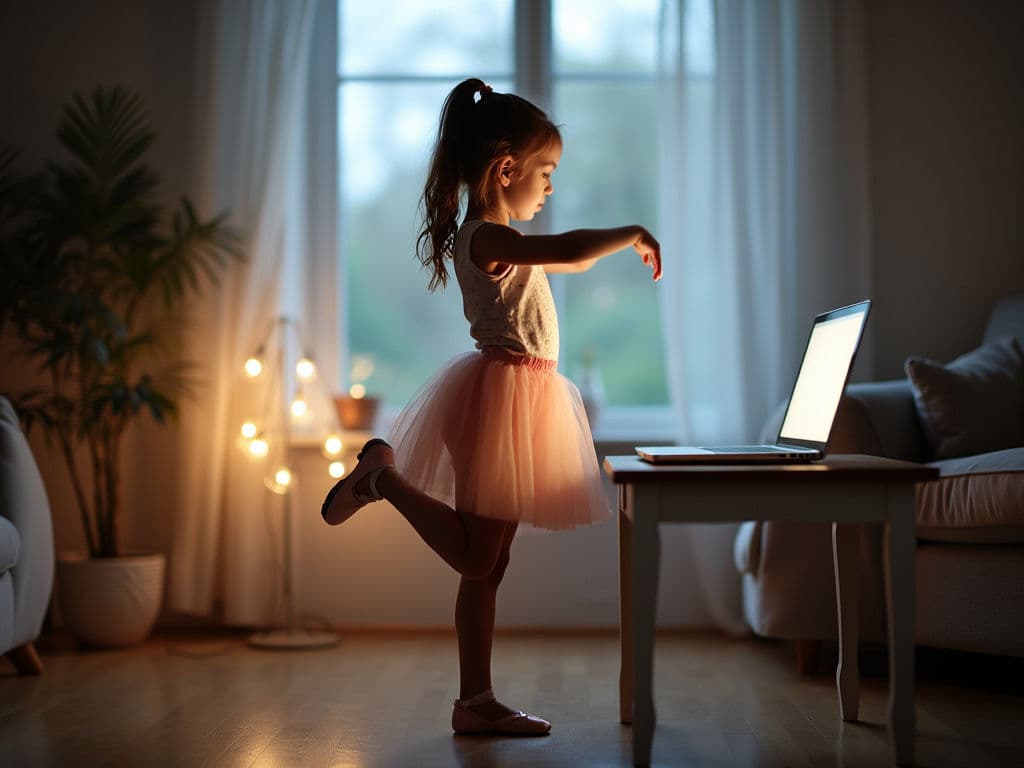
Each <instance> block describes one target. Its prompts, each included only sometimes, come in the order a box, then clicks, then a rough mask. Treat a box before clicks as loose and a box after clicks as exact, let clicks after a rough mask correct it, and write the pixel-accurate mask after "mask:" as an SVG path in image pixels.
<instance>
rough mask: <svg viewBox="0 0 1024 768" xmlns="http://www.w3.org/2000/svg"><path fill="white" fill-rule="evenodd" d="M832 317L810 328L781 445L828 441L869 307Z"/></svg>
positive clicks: (858, 307)
mask: <svg viewBox="0 0 1024 768" xmlns="http://www.w3.org/2000/svg"><path fill="white" fill-rule="evenodd" d="M832 314H834V313H829V314H828V315H826V316H825V318H824V319H823V320H820V321H818V322H815V324H814V326H813V327H812V328H811V338H810V339H809V340H808V342H807V351H806V352H804V359H803V363H802V364H801V366H800V373H799V374H798V375H797V379H796V384H795V385H794V387H793V396H792V398H790V403H789V409H788V410H787V411H786V418H785V420H784V421H783V423H782V429H781V430H780V431H779V442H786V441H791V440H800V441H812V442H817V443H825V442H827V441H828V436H829V432H830V431H831V430H832V421H833V419H835V415H836V409H838V407H839V398H841V397H842V396H843V389H844V388H845V386H846V379H847V377H848V376H849V374H850V366H851V364H852V362H853V356H854V354H855V353H856V351H857V345H858V344H859V342H860V336H861V332H862V331H863V329H864V321H865V319H866V318H867V306H863V305H860V306H857V307H856V308H855V310H854V311H853V312H852V313H849V312H848V313H845V314H839V315H838V316H837V317H831V315H832Z"/></svg>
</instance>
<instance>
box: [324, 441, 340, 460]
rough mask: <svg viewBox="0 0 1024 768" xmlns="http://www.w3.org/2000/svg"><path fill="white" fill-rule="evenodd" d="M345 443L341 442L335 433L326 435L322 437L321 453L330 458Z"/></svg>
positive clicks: (338, 451) (337, 453)
mask: <svg viewBox="0 0 1024 768" xmlns="http://www.w3.org/2000/svg"><path fill="white" fill-rule="evenodd" d="M344 447H345V445H344V444H343V443H342V442H341V438H340V437H338V436H337V435H328V436H327V437H326V438H325V439H324V447H323V454H324V456H326V457H327V458H328V459H332V458H334V457H335V456H338V455H339V454H340V453H341V451H342V450H343V449H344Z"/></svg>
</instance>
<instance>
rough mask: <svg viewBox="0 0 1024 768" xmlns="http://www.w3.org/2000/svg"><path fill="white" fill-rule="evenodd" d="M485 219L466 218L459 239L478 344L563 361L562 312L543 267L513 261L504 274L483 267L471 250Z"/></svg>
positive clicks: (460, 269) (458, 266) (460, 273)
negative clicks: (560, 348) (558, 312)
mask: <svg viewBox="0 0 1024 768" xmlns="http://www.w3.org/2000/svg"><path fill="white" fill-rule="evenodd" d="M484 223H486V222H483V221H468V222H466V223H465V224H463V225H462V227H461V228H460V229H459V233H458V235H457V236H456V239H455V259H454V261H455V277H456V279H457V280H458V282H459V288H460V289H461V290H462V310H463V313H464V314H465V315H466V319H467V320H468V321H469V335H470V336H472V337H473V339H474V340H475V341H476V348H477V349H483V348H484V347H488V346H496V347H504V348H505V349H508V350H510V351H512V352H516V353H519V354H522V355H528V356H530V357H539V358H543V359H545V360H558V316H557V315H556V314H555V301H554V299H553V298H552V296H551V286H550V285H549V284H548V277H547V274H546V273H545V272H544V267H542V266H535V265H523V264H508V265H506V267H507V268H506V269H505V270H504V271H503V272H501V273H500V274H497V275H489V274H487V273H486V272H484V271H483V270H482V269H480V268H479V267H478V266H477V265H476V264H474V263H473V260H472V259H471V258H470V255H469V247H470V243H471V242H472V241H473V235H474V234H475V233H476V231H477V229H479V228H480V225H481V224H484Z"/></svg>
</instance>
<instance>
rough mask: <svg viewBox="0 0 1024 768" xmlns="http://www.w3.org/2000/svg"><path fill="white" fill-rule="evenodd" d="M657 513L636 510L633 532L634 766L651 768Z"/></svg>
mask: <svg viewBox="0 0 1024 768" xmlns="http://www.w3.org/2000/svg"><path fill="white" fill-rule="evenodd" d="M652 513H653V510H650V512H649V513H648V514H646V515H645V514H643V510H638V509H636V508H635V507H634V514H633V526H632V527H633V530H632V545H633V546H632V574H633V589H632V602H633V642H634V654H633V658H634V664H635V668H634V673H633V686H634V687H633V691H634V698H633V765H649V764H650V762H651V742H652V741H653V739H654V722H655V718H656V715H655V712H654V691H653V677H654V620H655V608H656V606H657V603H658V567H659V562H660V560H661V551H660V550H661V542H660V540H659V535H658V521H657V520H656V519H655V516H654V514H652Z"/></svg>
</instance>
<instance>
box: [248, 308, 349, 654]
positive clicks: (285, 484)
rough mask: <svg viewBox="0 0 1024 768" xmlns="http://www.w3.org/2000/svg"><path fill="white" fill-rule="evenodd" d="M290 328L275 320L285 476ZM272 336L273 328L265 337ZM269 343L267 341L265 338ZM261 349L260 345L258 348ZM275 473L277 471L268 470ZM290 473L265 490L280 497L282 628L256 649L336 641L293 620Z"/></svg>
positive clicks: (253, 639) (255, 642)
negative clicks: (283, 620)
mask: <svg viewBox="0 0 1024 768" xmlns="http://www.w3.org/2000/svg"><path fill="white" fill-rule="evenodd" d="M289 328H292V330H293V331H295V333H296V335H298V331H297V330H296V329H295V328H294V324H293V321H292V320H291V319H289V318H287V317H284V316H282V317H279V318H278V319H277V324H276V330H277V352H278V359H277V375H278V376H279V377H280V379H279V382H280V397H279V398H278V407H277V416H278V417H279V419H280V439H281V447H280V455H281V457H282V459H283V461H282V464H281V466H282V467H283V468H284V471H285V472H286V473H290V472H291V470H290V469H289V468H291V467H293V466H294V465H293V464H292V461H291V458H292V457H291V439H290V438H291V428H290V420H289V403H288V400H289V398H288V386H287V383H288V361H287V338H286V334H287V332H288V329H289ZM272 334H273V329H271V332H270V334H268V336H269V335H272ZM268 341H269V339H268ZM262 348H263V346H262V345H261V349H262ZM272 471H277V470H272ZM293 479H294V478H292V476H291V474H288V475H287V477H286V478H278V477H276V476H275V477H274V478H273V483H271V484H268V488H270V490H272V491H273V492H274V493H275V494H277V495H279V496H280V497H281V507H282V513H283V521H284V522H283V525H282V527H283V529H284V535H283V537H282V538H283V539H284V559H283V573H282V592H283V596H284V604H285V626H284V627H278V628H274V629H269V630H266V631H263V632H257V633H255V634H253V635H251V636H250V637H249V644H250V645H252V646H255V647H257V648H267V649H272V650H289V651H298V650H312V649H315V648H329V647H332V646H334V645H337V644H338V642H339V638H338V636H337V635H336V634H334V633H333V632H326V631H321V630H311V629H308V628H304V627H300V626H299V625H298V622H297V620H296V617H295V607H294V599H293V588H292V587H293V576H294V574H293V571H292V492H293V487H294V486H293V483H292V480H293Z"/></svg>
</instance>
